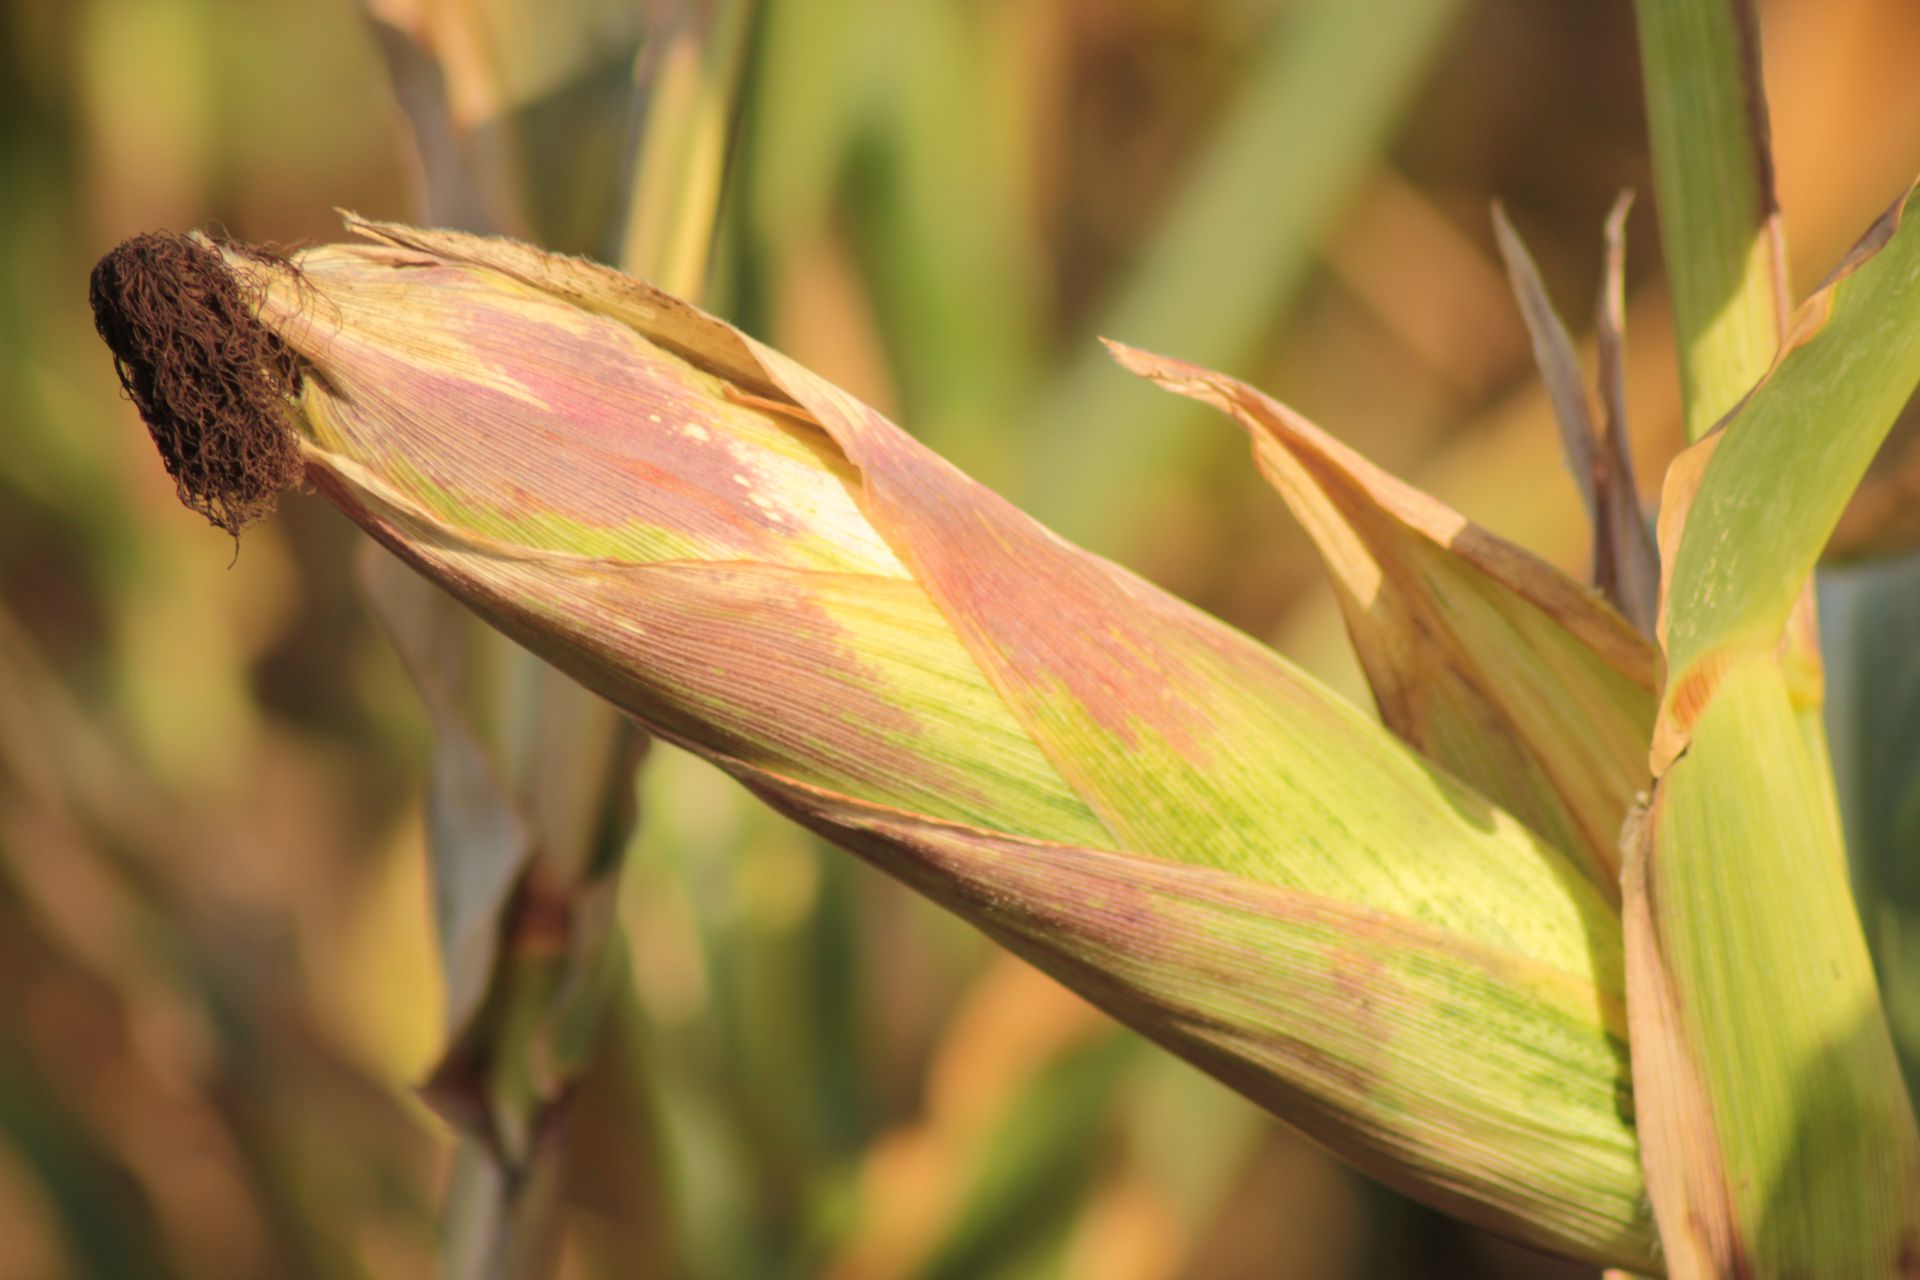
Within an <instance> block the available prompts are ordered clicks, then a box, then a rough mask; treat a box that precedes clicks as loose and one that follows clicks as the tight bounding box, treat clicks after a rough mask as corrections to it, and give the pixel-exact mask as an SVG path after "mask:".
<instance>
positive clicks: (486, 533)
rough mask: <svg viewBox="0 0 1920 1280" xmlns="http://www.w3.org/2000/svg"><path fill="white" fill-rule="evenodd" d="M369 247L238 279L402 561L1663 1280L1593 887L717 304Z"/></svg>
mask: <svg viewBox="0 0 1920 1280" xmlns="http://www.w3.org/2000/svg"><path fill="white" fill-rule="evenodd" d="M353 225H354V229H355V230H356V231H359V232H360V233H361V234H363V235H365V236H367V237H368V238H369V239H370V240H372V241H374V243H373V244H371V245H366V246H357V247H328V248H323V249H318V250H313V251H309V252H308V253H306V254H303V255H302V256H301V257H300V258H299V259H298V271H297V274H296V273H295V272H294V271H291V270H288V269H285V268H281V267H277V266H274V265H272V264H267V263H262V262H260V261H258V260H255V259H251V258H246V257H235V258H233V259H232V261H233V263H234V265H235V267H236V269H238V270H239V271H240V272H241V273H242V274H243V275H244V276H245V277H246V278H247V279H248V280H249V281H250V282H251V284H252V285H253V286H254V288H255V289H256V290H257V291H258V293H259V296H260V297H261V298H262V300H263V308H262V315H263V317H264V318H265V319H266V320H267V321H268V323H269V324H270V325H271V326H272V327H273V328H274V329H275V330H276V331H278V332H279V333H281V334H282V336H284V337H285V338H286V340H287V341H288V342H289V343H290V344H291V345H292V346H293V347H294V348H295V349H296V350H297V351H298V352H299V353H300V354H301V356H302V357H303V358H304V360H305V361H306V363H307V365H308V366H309V368H310V370H311V375H312V376H309V377H308V378H306V380H305V382H304V386H303V389H302V391H301V393H300V396H299V398H298V402H297V410H298V417H299V420H300V426H301V430H302V433H303V437H304V440H305V452H306V457H307V467H308V475H309V478H310V479H311V481H312V482H313V483H314V484H315V485H316V486H317V487H318V488H320V489H321V490H322V491H323V492H324V493H325V494H326V495H327V496H328V497H330V498H331V499H333V500H334V501H335V502H336V504H338V505H339V506H340V507H341V508H342V509H343V510H344V511H346V512H347V513H348V514H349V515H350V516H352V517H353V518H354V519H355V520H356V521H357V522H359V523H360V524H361V525H362V526H363V527H364V528H365V529H367V530H368V532H370V533H371V534H373V535H374V536H375V537H376V538H378V539H379V540H380V541H382V542H383V543H385V544H386V545H387V546H388V547H390V548H391V549H393V550H394V551H395V552H396V553H398V554H399V555H400V556H401V557H402V558H404V559H405V560H407V561H408V562H409V563H411V564H412V565H414V566H415V567H416V568H417V569H419V570H420V571H422V572H424V573H426V574H427V575H428V576H430V577H432V578H433V579H434V580H436V581H438V582H440V583H441V584H443V585H444V586H446V587H448V588H449V589H450V590H452V591H453V592H454V593H455V594H456V595H458V596H459V597H460V598H461V599H462V600H464V601H465V602H466V603H468V604H469V605H470V606H471V607H473V608H475V609H476V610H478V611H479V612H480V613H481V614H483V615H484V616H486V617H487V618H488V619H489V620H491V621H492V622H494V623H495V624H496V625H498V626H499V627H501V628H502V629H503V630H505V631H507V632H508V633H509V634H511V635H513V636H514V637H515V638H517V639H519V640H520V641H522V642H523V643H525V644H526V645H527V646H528V647H530V648H532V649H534V650H535V651H536V652H538V653H540V654H541V655H543V656H544V657H546V658H548V659H549V660H551V661H552V662H554V663H555V664H556V665H558V666H560V667H561V668H562V669H564V670H566V671H568V672H569V673H571V674H573V675H574V676H575V677H577V678H578V679H580V680H581V681H582V682H583V683H585V684H587V685H588V686H589V687H592V688H594V689H595V690H597V691H599V692H600V693H602V694H604V695H605V696H607V697H608V698H610V699H612V700H613V701H615V702H616V703H618V704H619V705H621V706H622V707H624V708H626V709H627V710H628V711H629V712H630V713H632V714H633V715H634V716H636V717H637V718H638V719H640V720H641V721H643V722H644V723H645V724H647V725H648V726H649V727H650V728H652V729H654V730H655V731H656V732H658V733H660V734H662V735H663V736H665V737H667V738H668V739H670V740H673V741H676V742H678V743H680V744H682V745H684V746H686V747H689V748H691V749H693V750H695V751H697V752H699V753H700V754H702V755H705V756H707V757H708V758H710V759H712V760H714V761H716V762H717V763H719V764H720V765H721V766H722V767H724V768H726V769H728V770H729V771H730V772H732V773H733V774H734V775H735V776H736V777H738V778H740V779H741V780H742V781H743V782H745V783H746V784H747V785H748V786H750V787H751V788H752V789H754V790H755V791H756V792H757V793H759V794H760V795H762V796H763V797H764V798H766V799H767V800H768V801H769V802H770V803H772V804H773V805H775V807H777V808H779V809H781V810H782V811H783V812H786V813H788V814H790V815H791V816H793V817H794V818H796V819H797V820H799V821H801V822H803V823H805V824H807V825H809V826H812V827H814V828H815V829H817V830H819V831H822V832H823V833H825V834H826V835H828V836H829V837H830V838H832V839H835V840H837V841H838V842H840V843H842V844H844V845H846V846H847V847H849V848H851V849H853V850H854V851H855V852H857V853H859V854H861V855H862V856H864V857H867V858H869V859H871V860H872V861H874V862H876V863H878V864H880V865H881V866H883V867H885V868H886V869H887V870H889V871H890V872H892V873H893V874H895V875H898V876H900V877H901V878H902V879H904V880H906V881H908V882H909V883H912V884H914V885H915V886H917V887H918V888H920V889H921V890H923V891H924V892H926V893H928V894H929V895H930V896H932V897H934V898H936V899H938V900H940V901H942V902H943V903H945V904H946V905H948V906H950V907H952V908H954V909H955V910H957V911H959V912H961V913H962V914H964V915H966V916H967V917H968V918H970V919H972V920H973V921H975V922H976V923H977V924H979V925H980V926H981V927H983V928H984V929H986V930H987V931H988V932H989V933H991V934H993V935H994V936H996V937H998V938H1000V939H1002V940H1003V941H1005V942H1006V943H1007V944H1008V945H1010V946H1012V947H1014V948H1015V949H1016V950H1019V951H1021V952H1022V953H1023V954H1025V955H1027V956H1029V957H1030V958H1032V959H1033V960H1035V961H1036V962H1037V963H1039V964H1041V965H1042V966H1043V967H1045V968H1047V969H1048V970H1049V971H1050V972H1052V973H1054V974H1055V975H1056V976H1057V977H1060V978H1061V979H1062V980H1063V981H1066V982H1067V983H1068V984H1070V985H1072V986H1073V987H1075V988H1076V989H1077V990H1079V991H1081V992H1082V993H1083V994H1085V995H1087V996H1088V997H1089V998H1090V999H1092V1000H1094V1001H1095V1002H1097V1003H1099V1004H1100V1005H1101V1006H1102V1007H1103V1008H1106V1009H1108V1010H1109V1011H1110V1012H1112V1013H1113V1014H1114V1015H1115V1016H1117V1017H1119V1018H1120V1019H1122V1020H1123V1021H1125V1022H1127V1023H1129V1024H1130V1025H1132V1026H1134V1027H1136V1028H1138V1029H1139V1030H1141V1031H1143V1032H1144V1033H1145V1034H1147V1035H1149V1036H1151V1037H1153V1038H1154V1039H1156V1040H1158V1041H1160V1042H1161V1043H1163V1044H1165V1045H1167V1046H1168V1047H1170V1048H1172V1049H1174V1050H1175V1051H1176V1052H1179V1053H1181V1054H1183V1055H1184V1056H1186V1057H1188V1058H1190V1059H1191V1060H1193V1061H1195V1062H1197V1063H1199V1064H1200V1065H1201V1066H1203V1067H1204V1068H1206V1069H1207V1070H1209V1071H1211V1072H1212V1073H1213V1074H1215V1075H1217V1076H1219V1077H1220V1078H1222V1079H1223V1080H1225V1081H1227V1082H1228V1083H1229V1084H1231V1085H1233V1086H1234V1087H1235V1088H1237V1089H1239V1090H1241V1091H1242V1092H1244V1093H1247V1094H1248V1095H1249V1096H1252V1097H1254V1098H1255V1099H1256V1100H1258V1101H1260V1102H1262V1103H1263V1104H1265V1105H1267V1106H1268V1107H1270V1108H1271V1109H1273V1110H1274V1111H1276V1112H1277V1113H1278V1114H1280V1115H1282V1116H1283V1117H1285V1118H1287V1119H1289V1120H1292V1121H1294V1122H1295V1123H1297V1124H1299V1125H1300V1126H1301V1127H1302V1128H1304V1129H1306V1130H1307V1131H1308V1132H1310V1133H1312V1134H1313V1135H1314V1136H1316V1137H1317V1138H1319V1139H1320V1140H1321V1141H1323V1142H1325V1143H1326V1144H1327V1145H1329V1146H1330V1147H1332V1148H1333V1149H1335V1150H1336V1151H1338V1152H1339V1153H1340V1154H1342V1155H1344V1156H1346V1157H1347V1158H1349V1159H1351V1160H1353V1161H1354V1162H1355V1163H1357V1164H1359V1165H1361V1166H1362V1167H1363V1168H1366V1169H1368V1170H1369V1171H1371V1172H1373V1173H1374V1174H1376V1175H1377V1176H1379V1177H1381V1178H1382V1179H1384V1180H1386V1181H1389V1182H1391V1183H1393V1184H1395V1185H1397V1186H1399V1187H1401V1188H1403V1189H1405V1190H1407V1191H1409V1192H1410V1193H1412V1194H1414V1195H1416V1196H1419V1197H1421V1198H1423V1199H1426V1200H1428V1201H1429V1202H1432V1203H1435V1204H1437V1205H1440V1206H1442V1207H1445V1208H1447V1209H1449V1210H1451V1211H1454V1212H1457V1213H1459V1214H1461V1215H1463V1216H1465V1217H1468V1218H1470V1219H1473V1220H1475V1221H1479V1222H1482V1223H1485V1224H1487V1225H1490V1226H1493V1227H1495V1228H1497V1229H1500V1230H1503V1231H1506V1232H1508V1233H1510V1234H1513V1235H1516V1236H1520V1237H1522V1238H1525V1239H1528V1240H1530V1241H1533V1242H1535V1243H1538V1244H1540V1245H1542V1246H1544V1247H1548V1248H1552V1249H1556V1250H1559V1251H1562V1252H1566V1253H1569V1254H1572V1255H1575V1256H1579V1257H1584V1258H1588V1259H1591V1260H1594V1261H1601V1262H1608V1263H1613V1264H1619V1265H1627V1266H1631V1267H1634V1268H1636V1269H1638V1270H1642V1271H1649V1270H1653V1269H1655V1268H1656V1266H1657V1264H1656V1263H1655V1261H1654V1258H1653V1252H1654V1248H1653V1244H1652V1229H1651V1225H1650V1222H1649V1220H1648V1217H1647V1208H1646V1202H1645V1191H1644V1186H1643V1184H1642V1181H1641V1174H1640V1169H1639V1157H1638V1150H1637V1146H1636V1140H1635V1134H1634V1129H1633V1121H1632V1104H1631V1098H1630V1091H1629V1084H1628V1081H1629V1072H1628V1069H1627V1055H1626V1047H1625V1043H1624V1042H1625V1027H1624V1013H1623V1010H1622V1004H1621V996H1620V992H1621V983H1622V978H1621V973H1620V965H1621V956H1620V922H1619V918H1618V916H1617V914H1616V913H1615V911H1614V910H1613V909H1612V908H1611V907H1610V905H1609V904H1608V902H1607V900H1606V898H1605V896H1604V895H1603V893H1602V892H1601V891H1600V890H1598V889H1597V888H1596V887H1595V885H1594V883H1593V881H1592V880H1590V879H1589V878H1588V877H1587V875H1586V874H1584V873H1583V871H1582V869H1581V868H1580V867H1579V866H1577V865H1576V864H1575V863H1574V862H1573V861H1572V860H1571V859H1569V858H1568V857H1567V856H1565V855H1564V854H1562V853H1561V852H1560V851H1558V850H1556V849H1555V848H1553V847H1552V846H1551V845H1549V844H1548V843H1546V842H1544V841H1542V840H1541V839H1539V838H1538V837H1536V836H1535V835H1534V834H1533V833H1532V832H1530V831H1529V830H1528V829H1527V828H1526V827H1524V826H1523V825H1522V824H1520V823H1519V822H1517V821H1515V820H1514V819H1513V818H1511V817H1509V816H1508V815H1507V814H1506V813H1505V812H1503V811H1502V810H1501V809H1499V808H1498V807H1497V806H1495V805H1494V804H1493V803H1491V802H1489V801H1488V800H1486V799H1485V798H1483V797H1481V796H1480V795H1478V794H1477V793H1475V792H1474V791H1472V790H1470V789H1469V788H1468V787H1466V786H1465V785H1463V784H1462V783H1460V782H1458V781H1456V780H1455V779H1454V778H1453V777H1452V776H1451V775H1450V774H1448V773H1446V772H1445V771H1444V770H1442V769H1440V768H1438V767H1436V766H1434V765H1432V764H1430V763H1428V762H1427V761H1426V760H1425V759H1424V758H1423V757H1421V756H1420V755H1418V754H1416V753H1415V752H1414V751H1412V750H1410V749H1408V748H1407V747H1406V746H1404V745H1403V744H1401V743H1400V742H1398V741H1396V740H1395V739H1394V738H1393V737H1392V736H1391V735H1390V734H1389V733H1388V732H1386V731H1385V730H1384V729H1383V728H1381V727H1380V726H1379V725H1377V724H1375V723H1373V722H1372V721H1370V720H1368V719H1367V718H1366V717H1364V716H1362V715H1361V714H1359V713H1358V712H1357V711H1356V710H1354V709H1353V708H1351V707H1349V706H1347V705H1346V704H1344V703H1343V702H1341V701H1340V700H1338V699H1337V698H1335V697H1333V696H1332V695H1330V694H1329V693H1327V692H1326V691H1325V690H1323V689H1321V688H1320V687H1319V686H1318V685H1316V684H1314V683H1313V682H1311V681H1310V680H1308V679H1307V678H1306V677H1304V676H1302V675H1301V674H1300V673H1298V672H1296V671H1294V670H1293V669H1292V668H1291V667H1289V666H1288V665H1287V664H1286V663H1285V662H1284V661H1282V660H1281V659H1280V658H1279V657H1278V656H1277V655H1275V654H1273V653H1272V652H1271V651H1269V650H1267V649H1266V648H1264V647H1263V646H1260V645H1258V644H1256V643H1255V642H1253V641H1251V640H1249V639H1248V638H1246V637H1245V636H1243V635H1241V634H1240V633H1238V632H1236V631H1234V630H1232V629H1231V628H1229V627H1226V626H1224V625H1223V624H1221V623H1219V622H1217V621H1216V620H1214V619H1212V618H1210V617H1207V616H1205V615H1203V614H1200V613H1198V612H1196V611H1195V610H1193V609H1191V608H1189V607H1188V606H1186V605H1184V604H1182V603H1181V602H1179V601H1177V600H1175V599H1173V598H1171V597H1169V596H1167V595H1166V594H1165V593H1163V592H1160V591H1159V590H1157V589H1156V588H1154V587H1152V586H1150V585H1149V584H1147V583H1144V582H1142V581H1141V580H1139V579H1138V578H1136V577H1134V576H1132V575H1131V574H1129V573H1127V572H1125V571H1124V570H1121V569H1119V568H1117V567H1115V566H1113V565H1111V564H1109V563H1107V562H1105V561H1103V560H1100V559H1099V558H1097V557H1094V556H1092V555H1089V554H1087V553H1085V552H1083V551H1080V550H1079V549H1077V548H1075V547H1072V546H1070V545H1068V544H1066V543H1064V542H1062V541H1060V540H1059V539H1057V538H1056V537H1054V536H1053V535H1052V534H1050V533H1048V532H1047V531H1046V530H1044V529H1042V528H1040V527H1039V526H1038V525H1036V524H1034V523H1033V522H1032V521H1031V520H1029V519H1028V518H1027V517H1025V516H1024V515H1022V514H1021V513H1020V512H1018V511H1017V510H1015V509H1014V508H1012V507H1011V506H1009V505H1008V504H1006V503H1005V502H1004V501H1002V500H1001V499H999V498H998V497H996V496H995V495H993V494H992V493H990V492H988V491H986V490H984V489H982V488H981V487H979V486H978V485H976V484H974V483H973V482H972V481H970V480H968V479H967V478H966V477H965V476H963V475H961V474H960V473H958V472H957V471H955V470H954V469H953V468H951V467H950V466H948V465H947V464H946V463H944V462H943V461H941V460H940V459H939V458H937V457H935V456H934V455H932V454H930V453H928V452H927V451H926V450H925V449H923V448H922V447H921V446H919V445H918V444H916V443H915V442H914V441H913V440H912V439H911V438H909V437H908V436H906V435H905V434H904V433H902V432H901V431H900V430H899V429H898V428H896V427H894V426H893V425H892V424H891V423H889V422H887V421H886V420H885V419H883V418H882V417H880V416H879V415H878V414H876V413H875V412H873V411H872V410H871V409H869V408H867V407H866V406H864V405H862V404H860V403H859V402H858V401H857V400H855V399H853V398H852V397H850V396H848V395H846V394H845V393H844V392H841V391H839V390H838V389H836V388H834V387H832V386H830V385H829V384H827V383H825V382H823V381H821V380H820V379H818V378H816V377H814V376H813V375H811V374H809V373H808V372H806V371H805V370H804V369H801V368H800V367H798V366H796V365H794V364H792V363H791V362H790V361H787V360H786V359H785V358H784V357H781V356H780V355H778V354H777V353H775V352H772V351H770V350H767V349H766V348H763V347H760V346H759V345H758V344H755V343H754V342H752V341H751V340H750V339H748V338H746V337H744V336H743V335H741V334H739V333H738V332H737V331H735V330H733V329H731V328H729V327H727V326H725V325H724V324H721V323H720V322H718V321H715V320H712V319H711V318H709V317H707V316H705V315H703V314H701V313H699V312H697V311H695V310H694V309H692V308H691V307H688V306H687V305H686V304H684V303H680V302H678V301H677V300H675V299H673V298H671V297H668V296H666V295H664V294H660V293H658V292H656V291H654V290H652V289H650V288H649V287H648V286H646V285H644V284H642V283H641V282H639V281H636V280H633V279H630V278H628V277H625V276H621V275H619V274H617V273H615V272H611V271H607V270H605V269H602V268H598V267H594V266H592V265H590V264H587V263H583V262H579V261H576V260H572V259H564V258H558V257H553V256H550V255H546V254H542V253H540V252H538V251H535V250H532V249H529V248H526V247H523V246H519V245H515V244H511V243H508V242H504V241H496V240H485V239H479V238H475V237H468V236H462V235H456V234H452V233H442V232H425V231H417V230H414V229H411V228H403V227H395V226H389V225H375V224H367V223H361V222H357V221H356V222H355V223H354V224H353Z"/></svg>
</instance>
